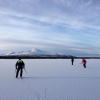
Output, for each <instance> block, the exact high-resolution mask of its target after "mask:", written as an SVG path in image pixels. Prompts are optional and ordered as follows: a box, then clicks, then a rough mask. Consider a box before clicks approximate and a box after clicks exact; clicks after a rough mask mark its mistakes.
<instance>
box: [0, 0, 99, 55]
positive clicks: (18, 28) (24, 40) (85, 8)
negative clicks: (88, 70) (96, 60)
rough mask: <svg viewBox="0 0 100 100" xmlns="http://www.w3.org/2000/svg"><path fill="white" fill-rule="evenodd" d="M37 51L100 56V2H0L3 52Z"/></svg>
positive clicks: (56, 0) (81, 0)
mask: <svg viewBox="0 0 100 100" xmlns="http://www.w3.org/2000/svg"><path fill="white" fill-rule="evenodd" d="M32 48H37V49H41V50H46V51H53V52H57V53H63V54H69V55H70V54H71V55H98V56H99V55H100V0H0V53H5V52H10V51H15V52H16V51H22V50H23V51H25V50H29V49H32Z"/></svg>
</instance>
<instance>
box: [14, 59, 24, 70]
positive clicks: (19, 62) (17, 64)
mask: <svg viewBox="0 0 100 100" xmlns="http://www.w3.org/2000/svg"><path fill="white" fill-rule="evenodd" d="M17 66H18V67H17ZM15 67H16V69H17V68H19V67H20V68H22V69H23V68H25V64H24V62H23V61H22V60H18V61H17V62H16V65H15Z"/></svg>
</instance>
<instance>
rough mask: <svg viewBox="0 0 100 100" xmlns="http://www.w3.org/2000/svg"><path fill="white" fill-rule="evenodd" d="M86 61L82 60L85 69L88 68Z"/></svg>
mask: <svg viewBox="0 0 100 100" xmlns="http://www.w3.org/2000/svg"><path fill="white" fill-rule="evenodd" d="M86 62H87V61H86V60H85V59H84V58H82V63H83V68H86Z"/></svg>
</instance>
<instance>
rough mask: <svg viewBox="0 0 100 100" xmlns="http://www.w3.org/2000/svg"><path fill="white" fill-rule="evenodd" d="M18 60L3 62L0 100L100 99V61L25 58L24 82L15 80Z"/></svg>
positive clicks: (1, 64)
mask: <svg viewBox="0 0 100 100" xmlns="http://www.w3.org/2000/svg"><path fill="white" fill-rule="evenodd" d="M16 61H17V60H16V59H14V60H13V59H10V60H5V59H1V60H0V100H100V95H99V93H100V60H99V59H98V60H97V59H87V68H86V69H85V68H83V66H82V64H80V63H81V59H75V62H74V65H71V60H70V59H55V60H54V59H40V60H39V59H30V60H27V59H23V61H24V62H25V65H26V71H27V73H25V71H24V72H23V79H16V78H15V63H16Z"/></svg>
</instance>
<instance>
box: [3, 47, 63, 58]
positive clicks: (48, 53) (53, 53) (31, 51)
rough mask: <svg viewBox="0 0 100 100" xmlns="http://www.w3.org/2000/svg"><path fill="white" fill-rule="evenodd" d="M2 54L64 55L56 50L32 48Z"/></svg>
mask: <svg viewBox="0 0 100 100" xmlns="http://www.w3.org/2000/svg"><path fill="white" fill-rule="evenodd" d="M2 55H5V56H7V55H63V54H62V53H55V52H47V51H43V50H39V49H34V48H33V49H31V50H27V51H21V52H9V53H5V54H2Z"/></svg>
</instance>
